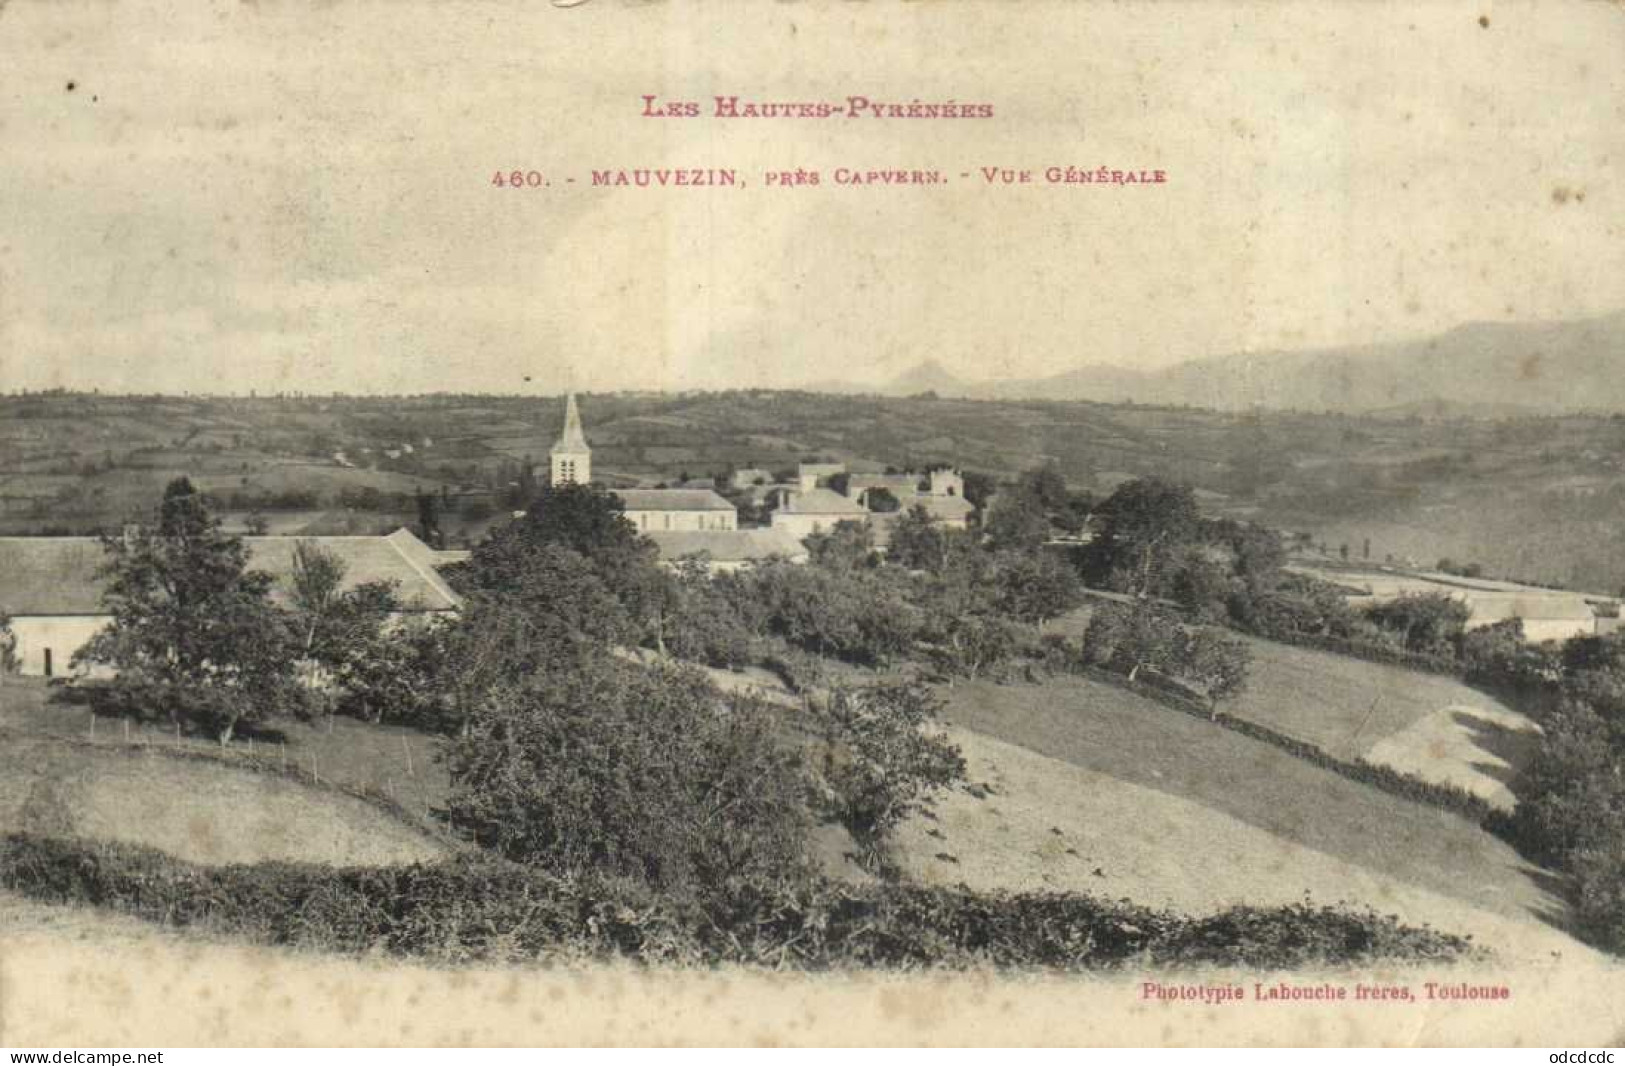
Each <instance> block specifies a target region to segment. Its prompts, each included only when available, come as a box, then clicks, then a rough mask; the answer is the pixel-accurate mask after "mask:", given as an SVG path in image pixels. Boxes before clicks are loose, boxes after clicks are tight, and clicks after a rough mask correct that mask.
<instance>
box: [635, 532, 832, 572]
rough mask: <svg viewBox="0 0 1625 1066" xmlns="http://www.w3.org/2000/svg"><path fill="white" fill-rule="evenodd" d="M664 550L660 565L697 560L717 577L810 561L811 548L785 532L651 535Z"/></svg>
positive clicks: (661, 550) (661, 549)
mask: <svg viewBox="0 0 1625 1066" xmlns="http://www.w3.org/2000/svg"><path fill="white" fill-rule="evenodd" d="M647 536H648V537H649V539H650V540H652V541H654V542H655V545H656V547H658V548H659V549H660V561H661V562H662V563H664V564H666V565H668V566H675V565H676V564H677V563H679V562H681V561H683V560H685V559H697V560H700V561H702V562H703V563H704V564H705V567H706V569H707V570H709V571H710V572H711V573H713V574H718V573H726V572H729V571H733V570H739V569H742V568H744V567H747V566H752V565H755V564H757V563H763V562H766V561H768V560H769V559H784V560H785V561H787V562H792V563H804V562H806V561H807V548H806V546H805V545H803V544H802V543H801V541H800V540H799V539H797V538H796V537H795V536H794V535H792V534H791V533H790V532H789V531H787V530H784V529H771V528H769V529H727V530H705V531H701V530H672V531H670V532H667V531H664V530H654V531H651V532H650V533H648V534H647Z"/></svg>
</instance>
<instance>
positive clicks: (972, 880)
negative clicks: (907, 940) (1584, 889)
mask: <svg viewBox="0 0 1625 1066" xmlns="http://www.w3.org/2000/svg"><path fill="white" fill-rule="evenodd" d="M951 736H952V738H953V740H954V741H955V742H956V743H957V744H959V746H960V748H961V750H962V751H963V752H964V754H965V758H966V762H967V765H968V768H969V777H970V784H969V786H968V787H963V788H958V789H955V790H953V791H952V792H950V793H949V794H947V795H946V796H944V797H942V798H941V799H940V800H939V801H938V804H937V809H936V812H935V814H934V816H932V817H916V818H914V819H911V820H910V821H909V822H907V823H905V824H904V825H903V826H902V827H901V829H900V830H899V833H898V857H899V864H900V865H901V867H902V869H903V870H904V872H905V874H906V875H908V876H909V877H911V878H914V879H918V880H920V881H923V882H926V883H932V884H943V885H957V884H963V885H966V886H968V887H970V888H973V889H977V890H984V891H996V890H1004V891H1035V890H1044V891H1052V892H1062V891H1082V892H1088V893H1092V894H1096V895H1103V896H1106V897H1109V898H1128V899H1132V900H1134V901H1135V902H1137V903H1144V904H1151V905H1161V906H1168V907H1172V908H1174V909H1176V910H1179V911H1182V912H1184V913H1189V914H1204V913H1210V912H1213V911H1217V910H1220V909H1223V908H1225V907H1228V906H1231V905H1234V904H1243V903H1245V904H1251V905H1255V906H1267V905H1276V904H1281V905H1284V904H1290V903H1294V902H1301V901H1302V900H1304V899H1305V898H1309V899H1311V900H1313V901H1314V902H1316V903H1322V904H1324V903H1338V902H1342V903H1347V904H1349V905H1351V906H1353V907H1356V908H1359V907H1370V908H1372V909H1374V910H1377V911H1378V912H1380V913H1384V914H1396V915H1398V916H1399V917H1400V918H1401V919H1402V920H1404V921H1406V922H1407V923H1410V924H1413V925H1430V926H1432V927H1434V928H1436V929H1441V930H1444V931H1447V932H1454V933H1459V934H1466V935H1471V936H1473V937H1474V938H1475V939H1476V940H1477V941H1479V942H1480V943H1481V944H1483V945H1484V946H1486V947H1489V948H1491V949H1492V950H1494V951H1495V952H1496V954H1497V956H1498V957H1499V958H1500V959H1501V960H1502V961H1503V962H1507V961H1511V960H1518V961H1519V962H1529V963H1533V964H1549V963H1551V962H1552V961H1554V959H1555V958H1559V957H1561V958H1563V959H1566V960H1569V961H1573V960H1574V959H1576V958H1578V957H1586V958H1593V957H1595V956H1593V954H1592V953H1591V952H1590V951H1589V950H1588V949H1586V948H1584V947H1582V946H1581V945H1579V944H1578V943H1576V942H1575V941H1574V940H1572V939H1571V938H1570V937H1568V936H1567V935H1566V934H1565V933H1563V932H1562V931H1561V930H1559V929H1558V928H1555V927H1554V926H1553V925H1552V924H1551V923H1550V922H1549V921H1547V920H1543V919H1546V918H1553V917H1556V916H1558V915H1559V914H1560V913H1561V911H1562V906H1563V905H1562V902H1561V900H1559V899H1558V898H1556V897H1555V896H1554V895H1553V894H1552V893H1550V892H1548V891H1547V890H1546V889H1545V888H1544V887H1542V885H1541V884H1540V883H1539V882H1538V881H1537V880H1535V879H1534V878H1531V877H1528V876H1525V875H1524V874H1522V873H1519V872H1517V871H1515V870H1513V869H1511V867H1510V866H1508V867H1507V868H1506V869H1504V870H1502V871H1498V872H1497V873H1496V874H1494V875H1492V876H1494V878H1495V880H1494V885H1495V888H1496V890H1497V891H1496V893H1494V894H1488V893H1486V894H1481V895H1479V896H1477V897H1476V898H1474V899H1471V900H1463V899H1462V898H1460V896H1459V895H1455V894H1448V893H1445V892H1441V891H1438V890H1436V889H1433V888H1426V887H1421V886H1418V885H1417V884H1416V883H1415V882H1414V881H1412V880H1407V879H1405V878H1403V877H1400V876H1396V875H1395V874H1394V873H1392V872H1389V871H1387V870H1384V869H1381V868H1374V867H1373V866H1368V865H1362V864H1360V863H1356V862H1352V861H1349V860H1348V859H1346V858H1343V857H1340V856H1338V855H1335V854H1332V853H1329V852H1328V851H1325V850H1321V849H1319V848H1316V847H1314V846H1310V845H1307V844H1305V843H1303V842H1302V840H1301V839H1292V838H1291V837H1289V836H1285V835H1280V834H1278V833H1272V832H1270V831H1268V830H1265V829H1263V828H1260V827H1259V826H1257V825H1254V824H1249V823H1248V822H1247V821H1244V820H1242V819H1241V818H1238V817H1235V816H1234V815H1232V814H1230V813H1227V812H1225V811H1222V810H1219V809H1216V808H1215V807H1213V806H1209V805H1207V804H1205V803H1204V802H1202V801H1201V800H1200V799H1199V798H1191V797H1187V796H1184V795H1180V794H1177V793H1176V792H1173V791H1169V790H1166V789H1162V788H1154V787H1149V786H1146V785H1142V784H1136V783H1133V782H1131V781H1128V780H1124V779H1123V777H1121V776H1114V775H1113V774H1110V773H1104V772H1100V771H1096V770H1091V769H1085V768H1084V767H1082V766H1079V765H1077V764H1076V763H1072V762H1068V761H1066V760H1064V759H1060V758H1053V757H1051V756H1049V755H1045V754H1040V753H1038V752H1036V751H1032V750H1029V749H1027V748H1024V747H1020V746H1018V745H1014V744H1007V743H1004V742H1002V741H998V740H994V739H993V738H991V737H989V736H986V735H985V734H982V733H978V732H974V731H972V730H968V729H962V728H955V729H953V730H951ZM1492 843H1493V842H1492ZM1475 846H1476V845H1475ZM1469 865H1471V864H1469Z"/></svg>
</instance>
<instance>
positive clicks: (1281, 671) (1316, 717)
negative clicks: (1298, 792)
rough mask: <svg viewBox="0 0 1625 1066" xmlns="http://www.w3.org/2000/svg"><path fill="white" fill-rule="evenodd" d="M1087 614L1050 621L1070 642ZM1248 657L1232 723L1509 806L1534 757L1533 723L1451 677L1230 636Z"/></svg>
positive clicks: (1230, 707) (1230, 706)
mask: <svg viewBox="0 0 1625 1066" xmlns="http://www.w3.org/2000/svg"><path fill="white" fill-rule="evenodd" d="M1088 618H1089V608H1088V607H1083V608H1080V609H1079V610H1076V611H1073V612H1071V613H1070V614H1068V615H1067V616H1065V617H1064V618H1060V619H1057V620H1056V621H1055V622H1053V623H1051V624H1050V627H1049V628H1050V631H1051V632H1056V633H1064V634H1066V635H1067V636H1071V637H1080V636H1082V634H1083V632H1084V630H1085V629H1086V628H1087V625H1088ZM1237 638H1238V639H1240V640H1243V641H1245V642H1246V644H1247V647H1248V649H1249V650H1250V651H1251V653H1252V666H1251V668H1250V670H1249V671H1248V675H1247V687H1246V689H1245V690H1244V691H1243V692H1242V693H1241V695H1240V696H1239V697H1237V698H1236V699H1234V700H1232V701H1229V702H1228V703H1226V704H1225V705H1224V711H1225V713H1226V714H1229V715H1231V716H1233V717H1236V718H1240V719H1244V720H1246V721H1249V722H1255V723H1257V724H1259V725H1264V726H1268V727H1270V728H1271V729H1273V730H1275V731H1276V732H1279V733H1284V734H1286V735H1287V736H1289V737H1292V738H1294V739H1296V740H1302V741H1307V742H1308V743H1310V744H1314V745H1316V746H1318V747H1320V748H1322V749H1324V750H1325V751H1326V752H1327V753H1329V754H1331V755H1334V756H1336V757H1337V758H1339V759H1344V760H1350V761H1352V760H1354V759H1367V760H1369V761H1371V762H1374V763H1378V764H1381V765H1384V766H1391V767H1393V768H1394V769H1396V770H1402V771H1404V772H1405V773H1408V774H1413V775H1415V776H1417V777H1420V778H1422V779H1423V780H1426V781H1432V782H1434V783H1436V784H1449V785H1456V786H1458V787H1461V788H1465V789H1467V790H1468V791H1471V792H1474V793H1476V794H1478V795H1480V796H1482V797H1484V798H1485V799H1487V800H1489V801H1490V802H1492V803H1495V804H1497V805H1498V806H1501V807H1503V808H1507V809H1510V808H1511V806H1512V802H1513V797H1512V793H1511V791H1510V789H1509V788H1508V785H1509V784H1510V783H1511V781H1512V780H1513V779H1514V778H1515V777H1516V776H1517V774H1518V772H1519V771H1520V770H1521V769H1522V767H1523V764H1524V763H1525V762H1526V761H1527V760H1528V758H1529V757H1530V755H1532V754H1533V739H1534V737H1535V736H1537V735H1538V734H1537V729H1538V727H1537V726H1536V725H1535V723H1534V722H1533V721H1531V720H1530V719H1529V718H1528V717H1526V716H1525V715H1522V714H1520V713H1519V712H1517V711H1516V710H1513V709H1512V708H1511V707H1509V706H1507V705H1506V704H1505V703H1503V702H1502V701H1500V700H1498V699H1496V698H1495V697H1494V696H1491V695H1488V694H1487V693H1484V692H1480V691H1479V690H1478V689H1475V688H1471V687H1469V686H1467V685H1464V684H1462V683H1461V682H1460V681H1458V680H1456V679H1455V678H1452V677H1444V676H1441V675H1439V674H1429V673H1424V672H1422V671H1418V670H1406V669H1404V668H1402V667H1398V666H1389V665H1385V664H1382V663H1373V662H1367V661H1366V660H1364V659H1356V658H1353V657H1351V656H1347V655H1337V654H1335V653H1333V652H1327V651H1319V650H1316V649H1313V648H1299V647H1295V646H1293V645H1290V644H1279V643H1277V642H1275V641H1272V640H1263V639H1261V638H1258V637H1250V636H1246V635H1237Z"/></svg>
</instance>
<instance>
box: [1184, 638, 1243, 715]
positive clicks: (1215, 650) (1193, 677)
mask: <svg viewBox="0 0 1625 1066" xmlns="http://www.w3.org/2000/svg"><path fill="white" fill-rule="evenodd" d="M1251 665H1252V652H1251V651H1250V650H1249V649H1248V647H1247V645H1246V644H1244V643H1242V642H1241V641H1240V640H1237V639H1236V638H1235V637H1232V636H1228V635H1226V634H1225V633H1223V632H1221V631H1219V630H1216V629H1208V628H1205V627H1204V628H1196V629H1190V630H1186V631H1185V632H1183V633H1182V634H1181V635H1180V637H1179V640H1178V642H1177V647H1176V650H1175V652H1174V656H1173V659H1172V661H1171V666H1172V669H1173V672H1174V673H1175V674H1176V675H1177V676H1178V677H1179V678H1181V679H1183V680H1185V681H1189V682H1191V683H1192V684H1194V685H1195V686H1196V687H1197V688H1199V689H1201V690H1202V692H1203V693H1205V694H1206V696H1207V698H1208V709H1209V713H1210V715H1211V717H1214V718H1217V717H1218V716H1219V701H1220V700H1232V699H1235V698H1236V697H1237V696H1239V695H1241V693H1242V690H1243V689H1245V688H1246V686H1247V671H1248V669H1249V668H1250V667H1251Z"/></svg>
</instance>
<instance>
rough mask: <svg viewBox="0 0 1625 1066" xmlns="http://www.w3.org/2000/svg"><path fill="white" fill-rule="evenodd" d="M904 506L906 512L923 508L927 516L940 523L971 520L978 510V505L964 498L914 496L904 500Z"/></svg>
mask: <svg viewBox="0 0 1625 1066" xmlns="http://www.w3.org/2000/svg"><path fill="white" fill-rule="evenodd" d="M902 504H903V507H902V509H903V510H904V511H912V510H913V509H914V508H916V507H923V508H925V513H926V514H928V515H930V516H931V517H932V518H935V519H936V520H937V521H939V522H946V521H952V520H956V519H962V518H969V517H970V516H971V513H972V512H973V511H975V510H976V505H975V504H973V503H971V502H970V501H969V500H967V499H965V497H963V496H914V497H911V498H909V499H906V500H903V501H902Z"/></svg>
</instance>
